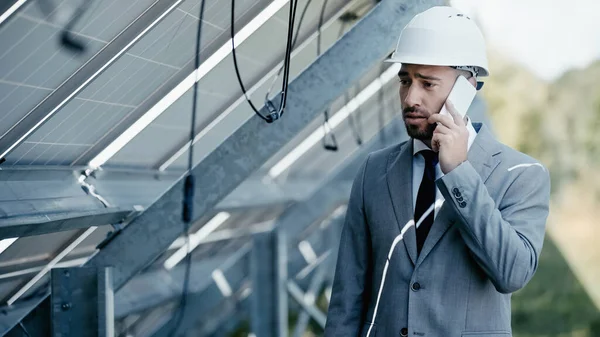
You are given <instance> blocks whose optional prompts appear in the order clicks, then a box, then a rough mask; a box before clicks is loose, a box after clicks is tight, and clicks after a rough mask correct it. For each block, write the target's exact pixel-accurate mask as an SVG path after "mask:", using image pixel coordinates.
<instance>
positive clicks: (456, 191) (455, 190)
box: [452, 187, 460, 197]
mask: <svg viewBox="0 0 600 337" xmlns="http://www.w3.org/2000/svg"><path fill="white" fill-rule="evenodd" d="M452 193H453V194H454V195H455V196H457V197H458V196H460V191H459V190H458V188H456V187H455V188H453V189H452Z"/></svg>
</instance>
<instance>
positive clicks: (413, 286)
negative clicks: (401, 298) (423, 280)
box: [410, 282, 421, 291]
mask: <svg viewBox="0 0 600 337" xmlns="http://www.w3.org/2000/svg"><path fill="white" fill-rule="evenodd" d="M410 289H412V290H413V291H419V289H421V284H419V282H415V283H413V284H412V286H411V287H410Z"/></svg>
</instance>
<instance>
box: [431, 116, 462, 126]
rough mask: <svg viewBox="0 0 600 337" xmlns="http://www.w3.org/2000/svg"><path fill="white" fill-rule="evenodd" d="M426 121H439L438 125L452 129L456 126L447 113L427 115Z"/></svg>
mask: <svg viewBox="0 0 600 337" xmlns="http://www.w3.org/2000/svg"><path fill="white" fill-rule="evenodd" d="M427 121H428V122H429V124H433V123H439V124H438V126H440V125H443V126H445V127H447V128H448V129H452V128H453V127H455V126H456V124H455V123H454V120H453V118H452V116H449V115H442V114H433V115H431V116H429V119H428V120H427ZM436 128H437V127H436Z"/></svg>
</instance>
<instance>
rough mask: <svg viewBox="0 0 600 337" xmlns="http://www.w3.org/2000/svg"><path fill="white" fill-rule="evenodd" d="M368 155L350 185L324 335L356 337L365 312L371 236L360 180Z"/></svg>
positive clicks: (363, 176) (363, 175) (330, 336)
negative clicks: (350, 189) (350, 190)
mask: <svg viewBox="0 0 600 337" xmlns="http://www.w3.org/2000/svg"><path fill="white" fill-rule="evenodd" d="M368 160H369V159H368V158H367V160H366V161H365V163H364V164H363V165H362V167H361V168H360V170H359V172H358V175H357V176H356V178H355V180H354V183H353V185H352V192H351V194H350V200H349V202H348V208H347V211H346V218H345V221H344V226H343V229H342V234H341V239H340V246H339V251H338V257H337V265H336V269H335V276H334V281H333V288H332V292H331V300H330V304H329V309H328V314H327V324H326V326H325V336H326V337H338V336H339V337H342V336H343V337H349V336H358V335H359V333H360V329H361V323H362V322H364V316H365V312H366V308H365V302H366V301H365V296H366V293H367V291H368V289H369V286H368V282H367V275H369V270H370V268H371V266H370V263H371V239H370V235H369V229H368V225H367V220H366V218H365V211H364V199H363V182H364V179H365V171H366V165H367V162H368Z"/></svg>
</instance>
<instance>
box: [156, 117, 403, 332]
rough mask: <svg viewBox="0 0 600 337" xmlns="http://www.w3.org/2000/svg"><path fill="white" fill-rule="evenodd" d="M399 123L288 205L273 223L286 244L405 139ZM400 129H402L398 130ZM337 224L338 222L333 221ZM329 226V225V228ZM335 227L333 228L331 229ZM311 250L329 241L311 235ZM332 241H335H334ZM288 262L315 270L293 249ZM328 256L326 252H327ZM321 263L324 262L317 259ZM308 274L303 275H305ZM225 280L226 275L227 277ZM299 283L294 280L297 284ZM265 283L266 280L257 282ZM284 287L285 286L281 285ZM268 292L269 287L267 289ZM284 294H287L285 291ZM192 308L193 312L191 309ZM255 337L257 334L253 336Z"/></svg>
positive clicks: (198, 305)
mask: <svg viewBox="0 0 600 337" xmlns="http://www.w3.org/2000/svg"><path fill="white" fill-rule="evenodd" d="M401 123H402V121H401V120H399V119H394V120H392V121H390V122H389V123H388V125H386V126H385V127H384V128H383V129H382V130H380V131H379V133H384V134H385V137H379V136H377V135H375V136H374V137H373V138H372V139H370V140H369V141H368V142H367V143H366V144H365V145H364V146H363V147H362V148H361V149H360V150H359V151H357V152H355V153H354V154H353V155H352V157H351V158H350V159H349V160H347V161H346V162H344V163H343V164H342V166H341V167H339V168H338V169H337V170H336V173H334V174H332V176H331V177H330V179H329V180H328V181H327V182H326V183H324V184H323V185H322V186H321V187H320V188H319V189H318V190H317V191H315V192H314V193H313V194H312V195H311V196H310V198H309V199H307V200H305V201H302V202H298V203H296V204H294V205H293V206H290V208H288V209H287V210H286V211H285V212H284V213H283V214H282V215H281V216H280V217H279V218H278V220H277V222H276V226H277V228H278V229H279V230H282V231H284V232H285V235H286V237H287V238H288V240H287V241H288V243H289V242H291V241H292V240H294V239H296V238H297V236H298V234H300V233H301V232H302V231H304V230H305V229H307V228H308V227H309V226H310V225H311V224H314V223H316V222H317V221H319V219H324V218H326V217H327V215H328V214H331V213H332V212H333V211H334V210H335V209H336V207H337V206H339V205H340V204H343V203H344V202H345V201H347V199H348V197H349V195H350V187H351V182H350V181H351V180H352V179H353V178H354V176H355V174H356V172H357V171H358V168H359V167H360V165H361V164H362V163H363V162H364V160H365V158H366V157H367V155H368V154H369V153H371V152H373V151H375V150H378V149H381V148H383V147H385V146H388V145H390V144H392V143H395V142H399V141H402V140H404V139H405V138H406V137H407V136H406V134H405V133H402V134H400V135H399V134H397V131H398V126H399V125H400V124H401ZM402 130H403V129H402ZM336 221H341V219H337V220H333V222H334V223H335V222H336ZM330 226H331V225H330ZM333 227H335V226H333ZM310 241H312V245H313V247H315V246H316V244H317V243H319V242H321V245H320V246H323V245H328V246H331V242H326V241H324V239H323V236H322V235H312V236H311V240H310ZM334 241H335V240H334ZM290 254H291V255H290V259H289V261H288V270H289V277H288V278H291V277H294V276H296V275H297V274H298V273H299V272H301V271H303V270H304V269H306V268H307V267H310V268H313V269H314V268H315V267H317V264H314V265H308V266H306V262H305V261H304V259H303V258H302V256H301V254H300V252H299V250H298V249H295V250H293V251H292V253H290ZM328 254H330V253H328ZM318 260H319V261H320V262H323V260H324V259H318ZM223 272H224V273H225V274H226V275H229V274H228V273H234V272H235V271H230V270H228V269H223ZM309 273H310V272H308V273H307V274H309ZM227 278H228V279H229V276H228V277H227ZM298 281H300V280H298V279H297V280H296V282H298ZM262 282H266V280H264V281H261V283H262ZM285 287H286V288H287V283H286V285H285ZM269 291H272V288H271V289H270V290H269ZM286 292H287V291H286ZM202 296H208V295H199V296H196V295H194V297H195V298H198V302H195V301H194V300H192V299H189V300H188V302H187V303H188V304H187V305H188V307H189V308H188V310H191V311H192V312H202V311H204V310H206V309H205V308H206V300H205V299H204V297H202ZM191 308H194V309H191ZM198 317H199V316H198V315H196V317H195V319H191V320H189V321H185V320H184V321H182V323H181V329H182V330H183V331H186V329H187V328H192V327H193V326H194V325H195V323H196V322H197V320H198ZM166 331H169V330H165V329H161V330H160V332H161V333H165V332H166ZM156 336H161V335H160V334H158V333H157V334H154V335H153V337H156ZM257 336H258V334H257Z"/></svg>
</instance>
